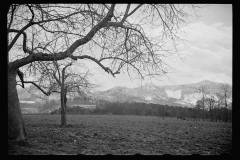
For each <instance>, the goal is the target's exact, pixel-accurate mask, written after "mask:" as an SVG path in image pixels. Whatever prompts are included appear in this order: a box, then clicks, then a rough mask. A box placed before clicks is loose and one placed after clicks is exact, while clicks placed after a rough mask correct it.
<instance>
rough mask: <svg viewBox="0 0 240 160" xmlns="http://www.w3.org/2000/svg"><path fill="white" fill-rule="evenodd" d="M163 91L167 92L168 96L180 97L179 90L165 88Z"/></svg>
mask: <svg viewBox="0 0 240 160" xmlns="http://www.w3.org/2000/svg"><path fill="white" fill-rule="evenodd" d="M165 92H166V93H167V95H168V97H172V98H176V99H180V98H181V93H182V91H181V90H176V91H173V90H165Z"/></svg>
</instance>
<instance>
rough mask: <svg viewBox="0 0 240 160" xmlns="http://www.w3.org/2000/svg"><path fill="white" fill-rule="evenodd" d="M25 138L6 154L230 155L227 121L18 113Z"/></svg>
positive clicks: (11, 145) (230, 145) (230, 132)
mask: <svg viewBox="0 0 240 160" xmlns="http://www.w3.org/2000/svg"><path fill="white" fill-rule="evenodd" d="M23 118H24V120H25V124H26V130H27V133H28V139H27V140H24V141H22V142H15V141H8V153H9V154H87V155H95V154H113V155H133V154H147V155H162V154H173V155H179V154H183V155H185V154H187V155H189V154H207V155H208V154H213V155H216V154H224V153H227V154H232V124H231V123H216V122H192V121H184V120H179V119H176V118H165V119H164V120H163V119H162V118H158V117H150V116H117V115H67V122H68V125H67V126H66V127H60V115H23Z"/></svg>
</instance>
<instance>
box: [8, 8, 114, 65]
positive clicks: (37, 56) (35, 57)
mask: <svg viewBox="0 0 240 160" xmlns="http://www.w3.org/2000/svg"><path fill="white" fill-rule="evenodd" d="M114 7H115V4H112V5H111V8H110V10H109V11H108V13H107V15H106V17H104V18H103V20H102V21H101V22H99V23H98V24H97V25H96V26H94V27H93V28H92V29H91V30H90V31H89V32H88V34H87V35H86V36H85V37H83V38H81V39H78V40H76V41H75V42H74V43H73V44H72V45H71V46H70V47H69V48H68V49H67V50H66V51H64V52H58V53H55V54H45V53H43V52H38V53H34V52H32V51H30V50H28V49H27V48H26V49H27V52H28V53H29V54H30V55H29V56H27V57H25V58H22V59H20V60H15V61H13V62H11V63H9V68H10V67H12V68H16V69H17V68H20V67H21V66H24V65H26V64H28V63H31V62H33V61H53V60H62V59H65V58H66V57H69V56H70V55H71V54H72V53H73V52H74V51H75V50H76V49H77V48H78V47H79V46H81V45H84V44H86V43H87V42H89V41H90V40H91V39H92V38H93V36H94V35H95V34H96V33H97V32H98V31H99V30H100V29H101V28H103V27H105V26H106V24H107V22H108V21H111V18H112V17H113V11H114ZM30 25H31V24H30V23H29V24H28V25H26V26H25V27H23V29H21V30H20V32H18V37H19V35H20V34H22V32H23V31H24V30H25V29H26V28H28V27H29V26H30ZM15 38H16V36H15ZM15 38H14V39H15ZM14 43H15V42H14ZM14 43H13V42H12V43H11V45H10V46H9V47H8V50H10V49H11V47H12V45H13V44H14Z"/></svg>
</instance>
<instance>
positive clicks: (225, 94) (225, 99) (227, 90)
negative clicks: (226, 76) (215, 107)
mask: <svg viewBox="0 0 240 160" xmlns="http://www.w3.org/2000/svg"><path fill="white" fill-rule="evenodd" d="M231 95H232V90H231V87H230V85H228V84H222V85H221V86H220V88H219V92H218V93H217V97H218V99H219V106H222V107H223V113H222V118H223V120H224V121H228V120H229V116H228V115H229V114H228V111H229V107H228V106H229V104H230V98H231Z"/></svg>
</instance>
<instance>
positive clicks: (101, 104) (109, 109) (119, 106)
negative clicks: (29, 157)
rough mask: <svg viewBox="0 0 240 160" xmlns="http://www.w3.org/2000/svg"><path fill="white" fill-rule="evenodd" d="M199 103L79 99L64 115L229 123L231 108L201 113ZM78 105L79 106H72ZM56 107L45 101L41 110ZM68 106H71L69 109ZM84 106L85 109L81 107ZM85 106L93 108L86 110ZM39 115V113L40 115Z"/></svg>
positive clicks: (73, 101) (52, 101) (59, 109)
mask: <svg viewBox="0 0 240 160" xmlns="http://www.w3.org/2000/svg"><path fill="white" fill-rule="evenodd" d="M200 103H201V101H198V102H197V105H196V106H195V107H193V108H189V107H181V106H169V105H161V104H152V103H149V104H147V103H139V102H108V101H104V100H100V101H98V103H97V105H94V103H91V102H86V101H82V100H81V99H80V98H75V99H72V100H71V99H70V100H69V101H68V105H67V107H66V114H79V115H90V114H93V115H94V114H97V115H106V114H109V115H111V114H112V115H144V116H159V117H179V118H182V119H188V120H207V121H214V122H218V121H221V122H231V121H232V110H231V108H224V107H215V108H212V109H209V108H207V109H205V110H204V111H203V109H202V107H201V105H200ZM72 104H79V105H72ZM56 105H58V103H57V101H55V100H51V101H47V102H46V103H45V104H44V105H43V106H42V108H41V110H46V109H48V108H53V106H56ZM70 105H72V106H71V107H70ZM81 105H85V106H86V107H81ZM87 106H94V107H91V108H88V107H87ZM60 113H61V108H58V109H55V110H52V111H51V112H50V113H47V114H60ZM40 114H41V113H40ZM43 114H44V113H43Z"/></svg>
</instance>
